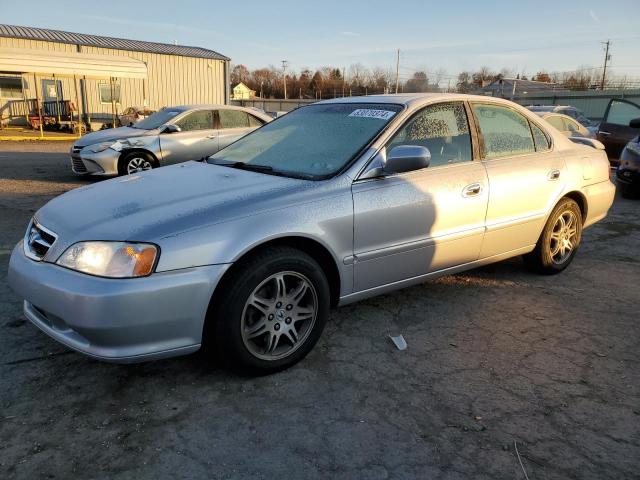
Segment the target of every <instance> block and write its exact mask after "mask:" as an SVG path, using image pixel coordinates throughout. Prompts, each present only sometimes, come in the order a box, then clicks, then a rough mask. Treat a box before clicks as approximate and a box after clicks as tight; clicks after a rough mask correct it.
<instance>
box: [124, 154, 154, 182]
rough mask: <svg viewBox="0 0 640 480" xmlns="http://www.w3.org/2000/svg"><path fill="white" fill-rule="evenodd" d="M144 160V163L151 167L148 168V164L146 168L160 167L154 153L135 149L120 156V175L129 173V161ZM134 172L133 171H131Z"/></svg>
mask: <svg viewBox="0 0 640 480" xmlns="http://www.w3.org/2000/svg"><path fill="white" fill-rule="evenodd" d="M138 159H139V160H143V161H144V162H146V163H143V165H148V166H149V168H146V166H145V167H144V170H151V169H153V168H158V162H157V161H156V159H155V158H154V157H153V155H151V154H149V153H146V152H140V151H135V152H128V153H125V154H123V155H121V156H120V159H119V160H118V175H120V176H122V175H129V173H130V172H129V163H130V162H133V161H136V160H138ZM131 173H133V172H131Z"/></svg>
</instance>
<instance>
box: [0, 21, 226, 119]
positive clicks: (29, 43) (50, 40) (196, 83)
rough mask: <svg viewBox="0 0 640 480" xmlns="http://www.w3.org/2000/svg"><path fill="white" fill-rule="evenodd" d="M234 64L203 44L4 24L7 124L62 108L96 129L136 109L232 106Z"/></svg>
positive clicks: (2, 79) (2, 108) (1, 89)
mask: <svg viewBox="0 0 640 480" xmlns="http://www.w3.org/2000/svg"><path fill="white" fill-rule="evenodd" d="M229 61H230V59H229V58H228V57H225V56H224V55H221V54H220V53H218V52H215V51H213V50H208V49H206V48H200V47H187V46H181V45H172V44H165V43H155V42H145V41H139V40H126V39H122V38H113V37H103V36H98V35H88V34H81V33H71V32H64V31H59V30H50V29H44V28H33V27H19V26H13V25H2V24H0V120H1V121H2V122H3V123H4V124H8V123H12V124H14V123H24V121H25V119H26V120H27V121H28V115H29V114H31V115H33V110H34V108H35V109H36V110H37V109H38V108H41V109H43V110H44V111H45V112H44V113H45V114H47V115H48V114H50V113H51V112H50V111H47V109H49V110H51V106H52V105H57V106H59V105H60V104H66V105H67V106H68V105H71V106H70V108H71V109H72V110H74V111H75V112H77V115H79V117H80V118H81V119H83V120H84V122H85V123H87V124H88V123H90V122H91V124H92V125H93V124H94V122H99V121H101V120H102V121H109V119H110V118H112V117H113V116H114V115H117V114H119V113H122V111H123V110H124V109H125V108H127V107H131V106H140V107H148V108H150V109H153V110H157V109H160V108H162V107H164V106H172V105H185V104H201V103H213V104H225V103H228V101H229V82H228V81H227V79H228V75H229ZM65 101H66V103H65ZM54 110H55V109H54ZM29 111H30V112H29ZM59 113H60V111H59V107H58V114H59ZM54 114H55V111H54ZM94 128H95V127H94Z"/></svg>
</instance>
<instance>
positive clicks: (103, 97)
mask: <svg viewBox="0 0 640 480" xmlns="http://www.w3.org/2000/svg"><path fill="white" fill-rule="evenodd" d="M112 88H113V101H115V102H116V103H120V85H118V84H117V83H114V84H113V86H112V85H111V84H110V83H100V84H99V85H98V91H99V92H100V103H111V101H112V98H111V91H112Z"/></svg>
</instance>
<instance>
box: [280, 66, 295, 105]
mask: <svg viewBox="0 0 640 480" xmlns="http://www.w3.org/2000/svg"><path fill="white" fill-rule="evenodd" d="M288 63H289V62H288V61H287V60H282V80H283V81H284V99H285V100H286V99H287V65H288ZM294 95H295V93H294Z"/></svg>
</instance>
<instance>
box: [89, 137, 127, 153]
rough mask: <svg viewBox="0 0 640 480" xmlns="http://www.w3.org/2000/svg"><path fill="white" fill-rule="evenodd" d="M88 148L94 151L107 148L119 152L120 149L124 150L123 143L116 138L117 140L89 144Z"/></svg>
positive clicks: (102, 150) (98, 151) (97, 151)
mask: <svg viewBox="0 0 640 480" xmlns="http://www.w3.org/2000/svg"><path fill="white" fill-rule="evenodd" d="M87 148H88V149H89V150H91V151H92V152H93V153H100V152H104V151H105V150H106V149H107V148H111V149H112V150H115V151H116V152H119V151H120V150H122V143H121V141H120V140H116V141H115V142H114V141H113V140H111V141H110V142H102V143H96V144H95V145H89V146H88V147H87Z"/></svg>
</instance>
